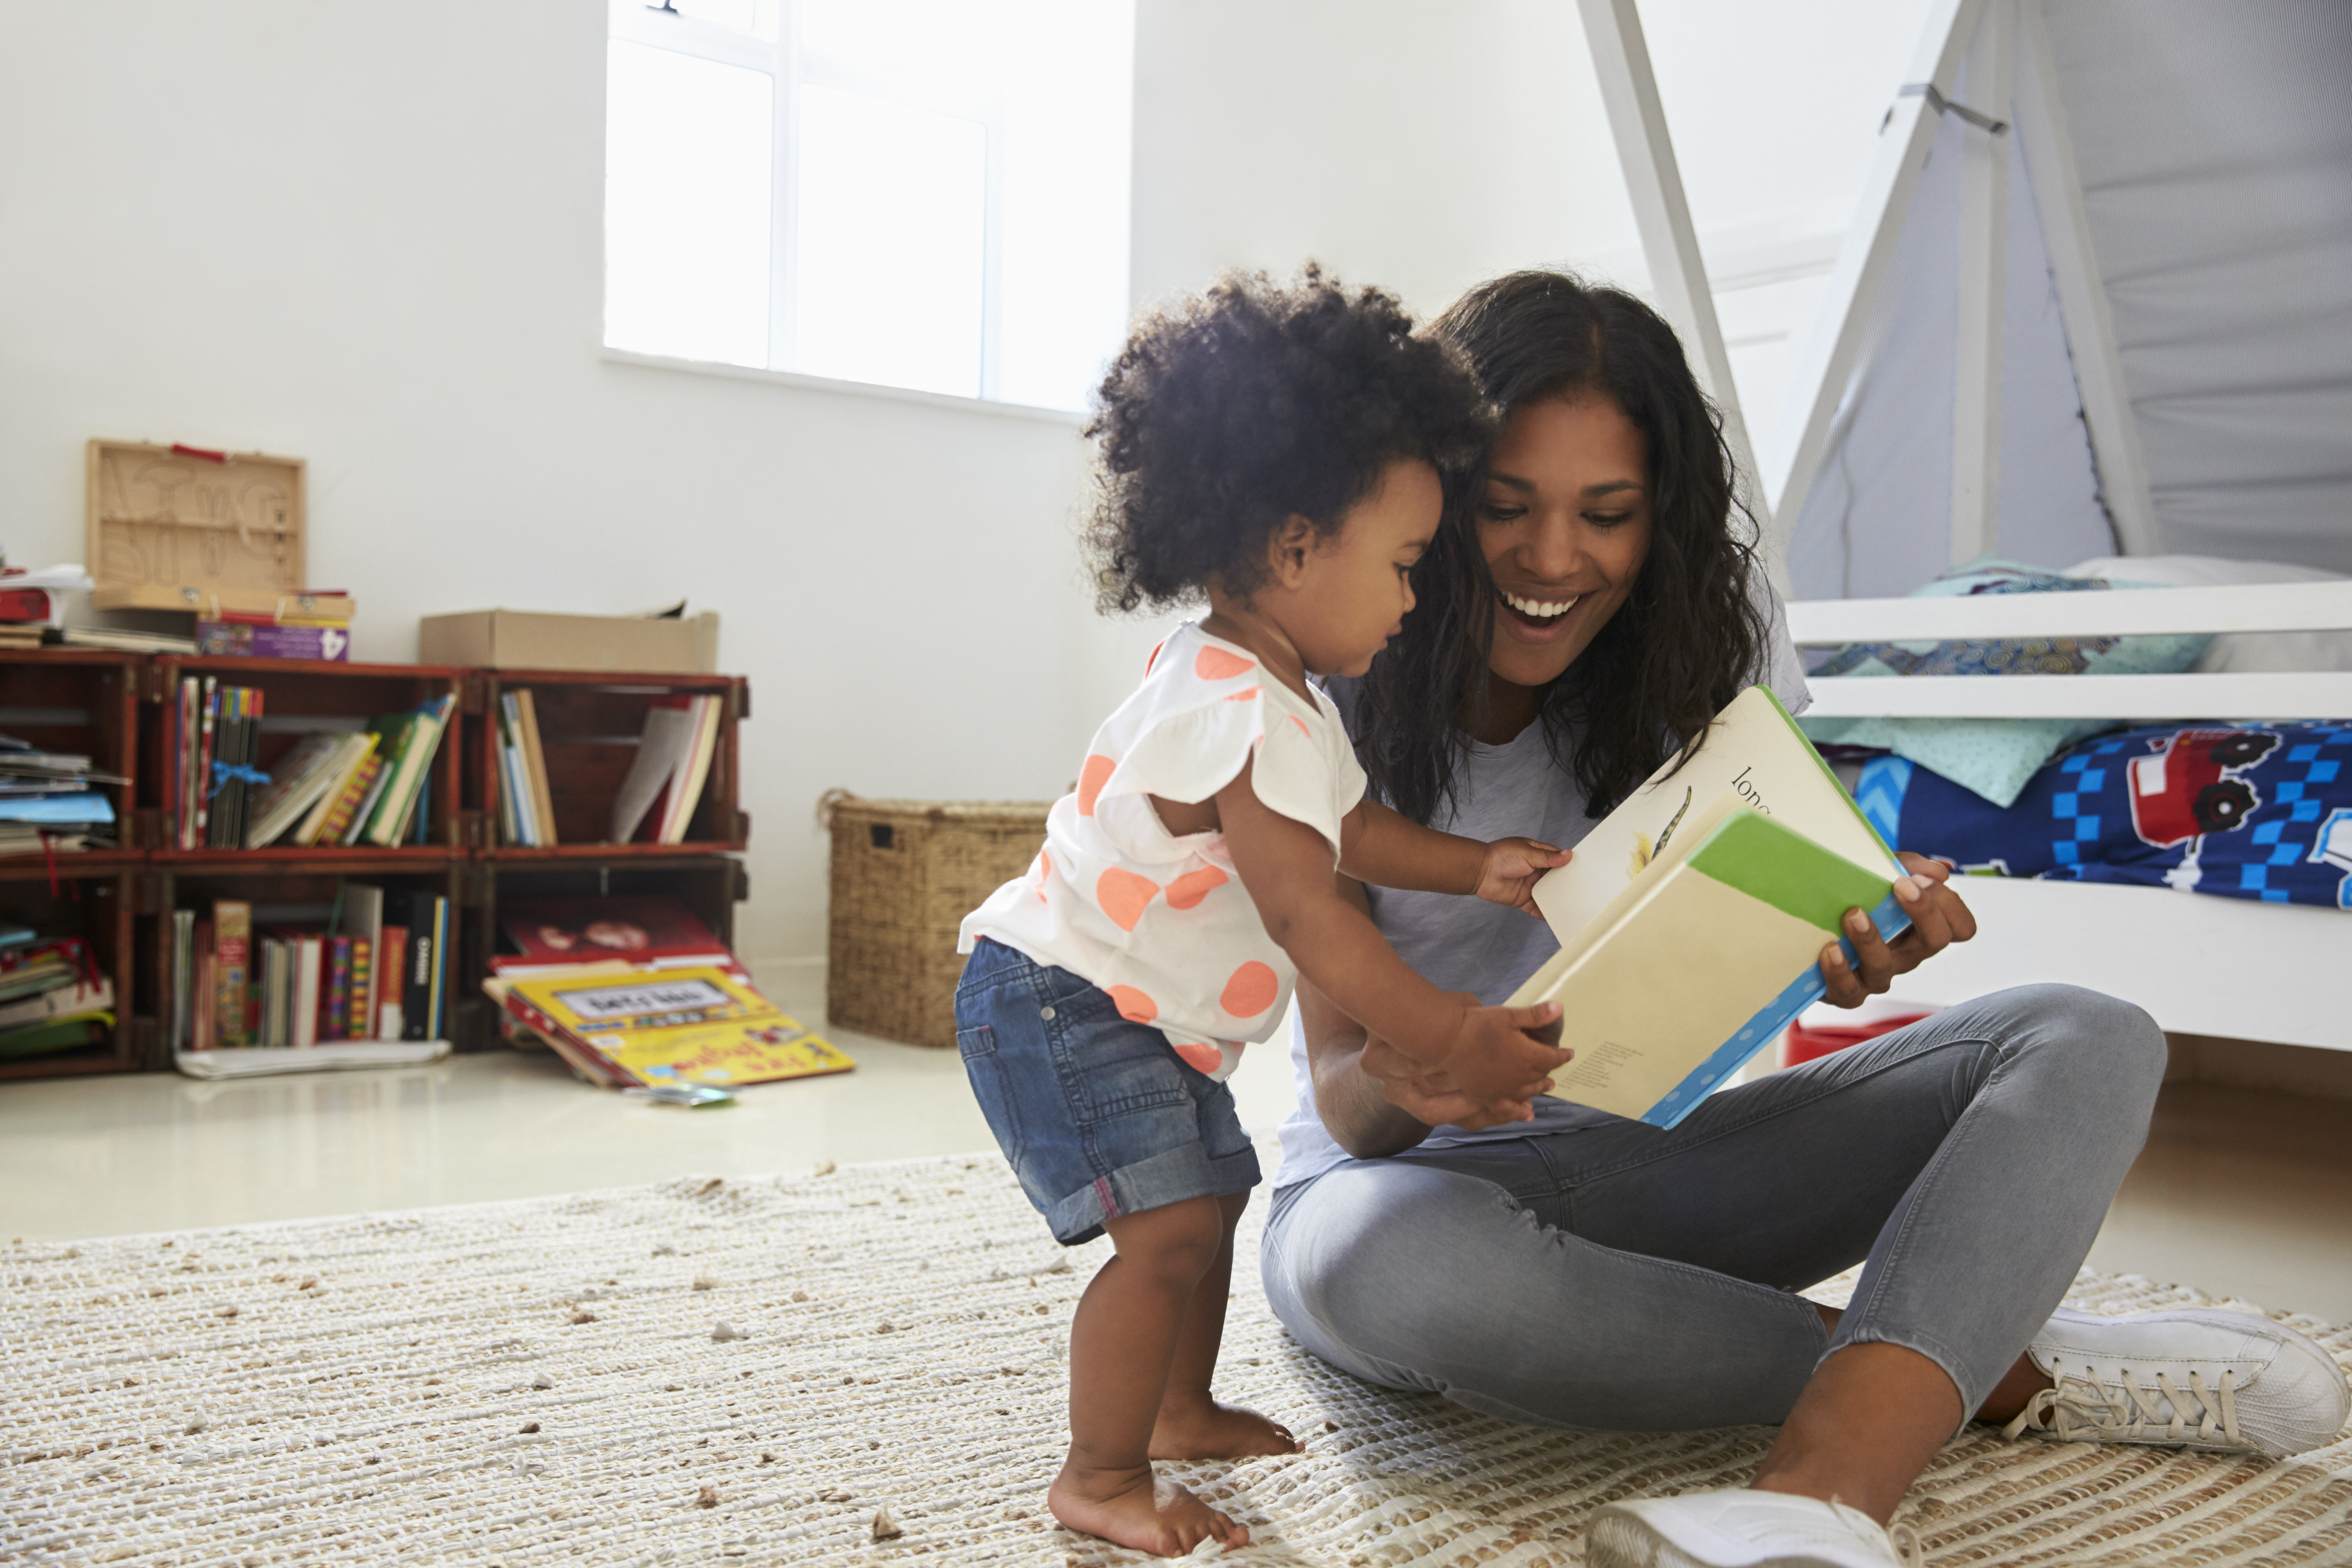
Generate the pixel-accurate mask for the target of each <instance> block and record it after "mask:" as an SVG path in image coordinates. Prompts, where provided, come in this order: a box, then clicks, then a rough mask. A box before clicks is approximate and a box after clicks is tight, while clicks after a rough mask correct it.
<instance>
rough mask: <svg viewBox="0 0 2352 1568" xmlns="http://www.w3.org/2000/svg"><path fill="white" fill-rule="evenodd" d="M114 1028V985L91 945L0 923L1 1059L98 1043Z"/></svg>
mask: <svg viewBox="0 0 2352 1568" xmlns="http://www.w3.org/2000/svg"><path fill="white" fill-rule="evenodd" d="M113 1028H114V983H113V982H112V981H111V980H109V979H108V978H107V977H106V976H105V975H104V974H102V973H100V972H99V968H98V963H97V960H96V959H95V958H93V957H92V956H91V954H90V951H89V943H87V942H83V941H82V940H81V938H79V937H65V938H62V939H60V940H58V941H55V942H43V941H42V940H40V938H39V937H38V936H37V934H36V933H35V932H34V931H32V929H31V928H30V927H27V926H21V925H10V926H0V1061H10V1060H14V1059H15V1058H18V1057H33V1056H47V1055H48V1054H49V1053H50V1052H52V1051H69V1050H72V1049H74V1048H75V1047H79V1046H94V1045H99V1044H101V1043H103V1042H104V1041H105V1039H106V1037H107V1036H108V1035H109V1034H110V1032H111V1031H112V1030H113Z"/></svg>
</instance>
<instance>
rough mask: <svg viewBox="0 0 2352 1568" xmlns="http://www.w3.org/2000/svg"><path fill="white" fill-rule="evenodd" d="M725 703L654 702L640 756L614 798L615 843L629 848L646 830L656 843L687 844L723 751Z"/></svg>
mask: <svg viewBox="0 0 2352 1568" xmlns="http://www.w3.org/2000/svg"><path fill="white" fill-rule="evenodd" d="M723 700H724V699H722V698H720V697H719V696H718V695H717V694H716V693H692V694H688V693H683V692H681V693H675V694H673V695H670V696H667V697H656V699H654V700H653V703H652V705H651V706H650V707H648V708H647V709H646V723H645V729H644V731H643V732H642V733H641V734H640V735H639V736H638V739H637V754H636V756H635V759H634V760H633V761H632V762H631V763H630V764H629V771H628V773H627V774H626V776H625V777H624V778H623V779H622V780H621V787H620V788H619V790H618V791H616V792H615V793H614V796H613V823H612V841H613V842H614V843H615V844H626V843H628V842H630V841H631V840H632V839H634V838H635V837H637V834H638V830H639V829H640V828H641V827H642V828H646V829H647V832H646V837H647V838H648V839H649V841H650V842H652V843H656V844H681V843H684V842H685V840H686V830H687V827H688V824H690V823H691V822H692V821H693V819H694V808H695V807H696V805H698V804H700V802H701V799H702V789H703V785H704V784H705V783H706V782H707V781H708V780H709V775H710V762H711V758H712V756H713V755H714V754H715V753H716V752H717V750H718V746H719V719H720V716H721V704H722V702H723ZM721 837H724V835H723V834H722V835H721Z"/></svg>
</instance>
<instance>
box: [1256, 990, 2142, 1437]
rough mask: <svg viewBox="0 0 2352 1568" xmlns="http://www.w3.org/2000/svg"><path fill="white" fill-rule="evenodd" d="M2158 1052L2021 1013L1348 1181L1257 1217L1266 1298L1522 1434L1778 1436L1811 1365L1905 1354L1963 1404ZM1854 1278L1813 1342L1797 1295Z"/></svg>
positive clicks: (1364, 1356)
mask: <svg viewBox="0 0 2352 1568" xmlns="http://www.w3.org/2000/svg"><path fill="white" fill-rule="evenodd" d="M2164 1060H2165V1047H2164V1037H2163V1035H2162V1034H2161V1033H2159V1032H2158V1029H2157V1026H2156V1025H2155V1023H2154V1021H2153V1020H2151V1019H2150V1018H2149V1017H2148V1016H2147V1014H2145V1013H2143V1012H2141V1011H2140V1010H2139V1009H2138V1008H2137V1007H2135V1006H2132V1005H2129V1004H2128V1003H2124V1002H2118V1001H2116V1000H2115V999H2114V998H2112V997H2109V996H2104V995H2101V994H2098V993H2096V992H2093V991H2084V990H2080V989H2077V988H2075V987H2073V986H2066V985H2029V986H2022V987H2020V988H2018V989H2016V990H2013V991H2004V992H2000V993H1999V994H1995V995H1992V996H1988V997H1985V998H1982V999H1981V1000H1979V1001H1976V1002H1972V1003H1968V1004H1965V1005H1960V1006H1958V1007H1954V1008H1952V1009H1950V1010H1949V1011H1948V1012H1945V1013H1940V1014H1937V1016H1934V1017H1933V1018H1929V1019H1927V1020H1924V1021H1922V1022H1920V1023H1918V1024H1915V1025H1913V1026H1911V1027H1909V1028H1907V1029H1905V1030H1902V1031H1901V1032H1899V1033H1896V1034H1893V1035H1888V1036H1885V1037H1883V1038H1880V1039H1877V1040H1873V1041H1871V1042H1869V1043H1867V1044H1865V1045H1862V1046H1856V1047H1850V1048H1849V1049H1846V1050H1843V1051H1841V1052H1838V1053H1837V1054H1836V1055H1834V1056H1830V1057H1825V1058H1822V1059H1821V1060H1818V1061H1814V1062H1809V1063H1807V1064H1805V1065H1804V1066H1802V1067H1798V1068H1790V1069H1789V1070H1788V1071H1785V1072H1780V1073H1775V1074H1773V1075H1772V1076H1770V1077H1769V1078H1766V1079H1759V1081H1757V1082H1755V1083H1750V1084H1744V1085H1741V1086H1740V1087H1738V1088H1737V1089H1727V1090H1726V1091H1724V1092H1723V1093H1721V1094H1718V1095H1716V1096H1715V1097H1714V1098H1712V1099H1710V1100H1707V1101H1706V1103H1704V1104H1703V1105H1701V1106H1700V1107H1699V1108H1698V1109H1697V1110H1695V1111H1693V1112H1692V1113H1691V1115H1690V1116H1689V1117H1688V1118H1686V1119H1685V1121H1684V1122H1683V1124H1682V1125H1681V1126H1679V1127H1677V1128H1675V1129H1673V1130H1672V1131H1659V1130H1658V1129H1656V1128H1653V1127H1647V1126H1644V1125H1643V1124H1641V1123H1639V1122H1634V1121H1621V1122H1614V1123H1609V1124H1603V1125H1601V1126H1595V1127H1585V1128H1578V1129H1573V1130H1570V1131H1562V1132H1553V1133H1547V1134H1543V1135H1540V1136H1536V1137H1529V1138H1521V1139H1512V1140H1502V1141H1492V1142H1480V1143H1475V1144H1470V1145H1466V1146H1461V1147H1454V1148H1444V1149H1429V1150H1415V1151H1411V1152H1407V1153H1404V1154H1401V1155H1396V1156H1393V1157H1391V1158H1388V1159H1382V1160H1355V1161H1350V1162H1349V1163H1347V1164H1345V1165H1340V1166H1338V1167H1336V1168H1335V1169H1332V1170H1330V1171H1327V1172H1325V1173H1323V1174H1321V1175H1319V1176H1317V1177H1315V1178H1313V1179H1311V1180H1309V1181H1307V1182H1305V1183H1301V1184H1297V1185H1295V1186H1289V1187H1282V1188H1278V1189H1276V1193H1275V1194H1274V1204H1273V1212H1272V1215H1271V1217H1270V1218H1269V1219H1268V1220H1267V1222H1266V1229H1265V1248H1264V1273H1265V1293H1266V1296H1267V1298H1268V1300H1270V1301H1271V1302H1272V1304H1273V1306H1274V1310H1275V1313H1276V1316H1277V1317H1279V1318H1280V1319H1281V1320H1282V1321H1283V1323H1284V1325H1285V1326H1286V1327H1287V1328H1288V1329H1289V1331H1291V1333H1292V1334H1293V1335H1295V1336H1296V1337H1297V1340H1298V1342H1300V1343H1301V1344H1303V1345H1305V1346H1306V1347H1307V1349H1308V1350H1310V1351H1312V1352H1315V1353H1316V1354H1317V1355H1318V1356H1320V1357H1322V1358H1323V1359H1324V1360H1325V1361H1328V1362H1329V1363H1332V1364H1333V1365H1334V1366H1337V1367H1339V1368H1341V1369H1343V1370H1345V1371H1347V1372H1349V1373H1354V1374H1355V1375H1356V1376H1358V1377H1360V1378H1363V1379H1365V1380H1367V1381H1368V1382H1371V1383H1375V1384H1383V1385H1385V1386H1388V1387H1391V1388H1401V1389H1412V1390H1419V1391H1426V1392H1429V1393H1434V1394H1444V1395H1445V1396H1446V1397H1447V1398H1448V1399H1451V1400H1453V1401H1454V1402H1455V1403H1457V1404H1460V1405H1468V1406H1469V1407H1470V1408H1472V1409H1474V1410H1481V1411H1485V1412H1486V1413H1487V1414H1489V1415H1500V1416H1505V1417H1507V1418H1509V1419H1512V1420H1516V1421H1528V1422H1536V1423H1539V1424H1542V1425H1545V1426H1571V1427H1585V1428H1600V1429H1610V1430H1619V1431H1676V1430H1685V1429H1689V1428H1695V1427H1705V1426H1737V1425H1745V1424H1749V1423H1761V1424H1767V1425H1775V1424H1778V1423H1779V1422H1780V1421H1781V1420H1783V1419H1784V1418H1785V1417H1786V1416H1787V1415H1788V1413H1789V1410H1790V1406H1791V1405H1793V1404H1794V1403H1795V1401H1796V1398H1797V1394H1798V1393H1799V1391H1800V1390H1801V1389H1802V1388H1803V1387H1804V1385H1805V1383H1806V1380H1807V1379H1808V1378H1810V1377H1811V1375H1812V1373H1813V1369H1814V1368H1815V1367H1816V1366H1818V1365H1819V1364H1820V1363H1821V1361H1822V1357H1823V1356H1825V1355H1827V1354H1828V1353H1829V1352H1832V1351H1834V1350H1838V1349H1842V1348H1843V1347H1844V1346H1846V1345H1850V1344H1857V1343H1861V1342H1866V1341H1884V1342H1888V1343H1892V1344H1898V1345H1905V1346H1907V1347H1909V1348H1910V1349H1912V1350H1915V1351H1917V1352H1919V1353H1920V1354H1922V1355H1924V1356H1927V1358H1929V1359H1930V1360H1932V1361H1934V1362H1935V1363H1937V1365H1938V1366H1940V1367H1942V1368H1943V1369H1944V1370H1945V1372H1947V1373H1949V1374H1950V1375H1951V1379H1952V1382H1953V1384H1955V1385H1956V1386H1957V1387H1958V1389H1959V1392H1960V1399H1961V1403H1962V1407H1963V1408H1964V1409H1966V1410H1968V1411H1969V1412H1971V1413H1972V1412H1974V1411H1975V1410H1976V1408H1977V1407H1978V1406H1979V1405H1980V1404H1982V1403H1983V1401H1984V1399H1985V1396H1986V1395H1987V1394H1989V1393H1990V1391H1991V1389H1992V1387H1993V1385H1994V1384H1996V1383H1998V1382H1999V1381H2000V1378H2001V1376H2002V1374H2003V1373H2006V1372H2007V1371H2008V1370H2009V1368H2010V1367H2011V1364H2013V1363H2015V1361H2016V1359H2017V1357H2018V1355H2019V1353H2020V1352H2022V1351H2023V1350H2024V1348H2025V1345H2026V1342H2027V1341H2028V1340H2030V1339H2031V1338H2032V1336H2033V1334H2034V1333H2035V1331H2038V1330H2039V1329H2040V1328H2041V1327H2042V1324H2043V1323H2044V1322H2046V1321H2048V1320H2049V1317H2050V1313H2051V1310H2052V1309H2053V1308H2055V1307H2056V1306H2057V1305H2058V1303H2059V1300H2061V1298H2063V1296H2064V1294H2065V1292H2066V1288H2067V1286H2068V1285H2069V1284H2071V1283H2072V1282H2073V1280H2074V1274H2075V1270H2076V1269H2077V1268H2079V1267H2080V1266H2081V1264H2082V1261H2083V1259H2084V1256H2085V1255H2086V1254H2088V1252H2089V1251H2090V1247H2091V1243H2092V1240H2093V1239H2094V1238H2095V1237H2096V1236H2097V1235H2098V1231H2099V1225H2100V1222H2101V1221H2102V1220H2103V1219H2104V1218H2105V1215H2106V1211H2107V1204H2108V1200H2109V1199H2111V1198H2112V1197H2113V1196H2114V1195H2115V1191H2116V1186H2117V1184H2120V1183H2121V1182H2122V1180H2123V1177H2124V1173H2125V1172H2126V1170H2128V1169H2129V1168H2130V1166H2131V1163H2132V1159H2133V1157H2134V1156H2135V1155H2137V1153H2138V1152H2139V1148H2140V1144H2141V1142H2143V1141H2144V1140H2145V1138H2146V1136H2147V1121H2148V1113H2149V1110H2150V1109H2151V1107H2152V1106H2153V1105H2154V1103H2155V1099H2156V1091H2157V1088H2158V1084H2159V1083H2160V1082H2161V1081H2162V1079H2163V1077H2164ZM1864 1259H1867V1262H1866V1264H1865V1266H1864V1269H1863V1275H1862V1281H1861V1284H1860V1286H1859V1288H1858V1289H1856V1290H1855V1292H1854V1295H1853V1305H1852V1307H1851V1308H1850V1309H1849V1310H1847V1312H1846V1314H1845V1317H1844V1320H1843V1321H1842V1322H1840V1323H1839V1325H1838V1329H1837V1332H1836V1333H1835V1334H1834V1335H1832V1334H1830V1333H1828V1332H1826V1331H1824V1330H1823V1329H1822V1321H1821V1318H1820V1316H1819V1315H1818V1314H1817V1313H1816V1312H1815V1311H1814V1310H1813V1308H1812V1306H1811V1303H1810V1302H1808V1301H1806V1300H1803V1299H1802V1298H1801V1297H1799V1296H1796V1295H1794V1294H1792V1293H1791V1292H1793V1291H1796V1290H1798V1289H1802V1288H1803V1287H1805V1286H1808V1285H1811V1284H1813V1283H1815V1282H1816V1281H1818V1280H1821V1279H1827V1278H1828V1277H1829V1276H1831V1275H1832V1274H1835V1273H1837V1272H1839V1271H1840V1270H1841V1269H1844V1268H1852V1267H1853V1265H1854V1264H1856V1263H1862V1262H1864Z"/></svg>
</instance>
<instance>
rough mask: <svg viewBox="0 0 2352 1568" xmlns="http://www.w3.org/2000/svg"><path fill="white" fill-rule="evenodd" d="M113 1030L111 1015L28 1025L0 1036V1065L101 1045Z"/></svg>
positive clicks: (93, 1014)
mask: <svg viewBox="0 0 2352 1568" xmlns="http://www.w3.org/2000/svg"><path fill="white" fill-rule="evenodd" d="M113 1029H114V1015H113V1014H112V1013H111V1012H96V1013H84V1014H81V1015H80V1016H77V1017H72V1018H55V1019H51V1020H50V1021H48V1022H47V1023H43V1024H28V1025H26V1026H25V1027H24V1028H21V1029H9V1030H6V1031H5V1032H0V1061H11V1060H15V1059H16V1058H20V1057H38V1056H47V1055H50V1054H51V1053H53V1052H57V1051H70V1050H75V1049H78V1048H79V1047H83V1046H98V1045H103V1044H105V1043H106V1038H107V1037H108V1036H109V1035H110V1034H111V1033H112V1032H113Z"/></svg>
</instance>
